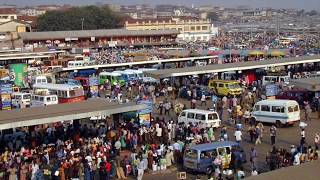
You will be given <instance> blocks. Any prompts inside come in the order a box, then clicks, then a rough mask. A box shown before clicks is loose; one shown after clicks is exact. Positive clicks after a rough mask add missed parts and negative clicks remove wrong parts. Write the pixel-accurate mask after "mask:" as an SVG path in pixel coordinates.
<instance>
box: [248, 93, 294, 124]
mask: <svg viewBox="0 0 320 180" xmlns="http://www.w3.org/2000/svg"><path fill="white" fill-rule="evenodd" d="M252 118H253V120H254V121H256V122H265V123H273V124H276V126H277V127H281V126H282V125H290V124H294V123H295V122H297V121H300V108H299V104H298V102H297V101H293V100H282V99H267V100H262V101H259V102H257V103H256V104H255V105H254V108H253V111H252Z"/></svg>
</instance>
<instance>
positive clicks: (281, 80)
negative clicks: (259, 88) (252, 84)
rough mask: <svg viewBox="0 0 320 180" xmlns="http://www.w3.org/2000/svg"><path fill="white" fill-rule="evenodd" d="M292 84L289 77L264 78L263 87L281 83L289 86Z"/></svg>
mask: <svg viewBox="0 0 320 180" xmlns="http://www.w3.org/2000/svg"><path fill="white" fill-rule="evenodd" d="M289 82H290V77H289V76H263V78H262V85H267V84H273V83H281V84H284V85H288V84H289Z"/></svg>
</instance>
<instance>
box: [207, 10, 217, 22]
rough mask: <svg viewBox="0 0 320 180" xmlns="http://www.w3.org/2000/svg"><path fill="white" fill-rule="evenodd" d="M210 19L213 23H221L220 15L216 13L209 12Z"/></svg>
mask: <svg viewBox="0 0 320 180" xmlns="http://www.w3.org/2000/svg"><path fill="white" fill-rule="evenodd" d="M208 19H210V20H211V21H219V15H218V13H216V12H209V13H208Z"/></svg>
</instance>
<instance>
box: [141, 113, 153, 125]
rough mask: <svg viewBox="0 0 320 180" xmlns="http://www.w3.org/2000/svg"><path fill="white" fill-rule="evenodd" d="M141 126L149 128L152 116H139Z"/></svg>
mask: <svg viewBox="0 0 320 180" xmlns="http://www.w3.org/2000/svg"><path fill="white" fill-rule="evenodd" d="M139 121H140V125H145V126H149V125H150V122H151V115H150V113H149V114H139Z"/></svg>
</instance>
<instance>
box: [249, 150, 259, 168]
mask: <svg viewBox="0 0 320 180" xmlns="http://www.w3.org/2000/svg"><path fill="white" fill-rule="evenodd" d="M257 161H258V153H257V150H256V149H255V148H254V147H252V148H251V151H250V162H251V169H252V170H257V169H258V166H257Z"/></svg>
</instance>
